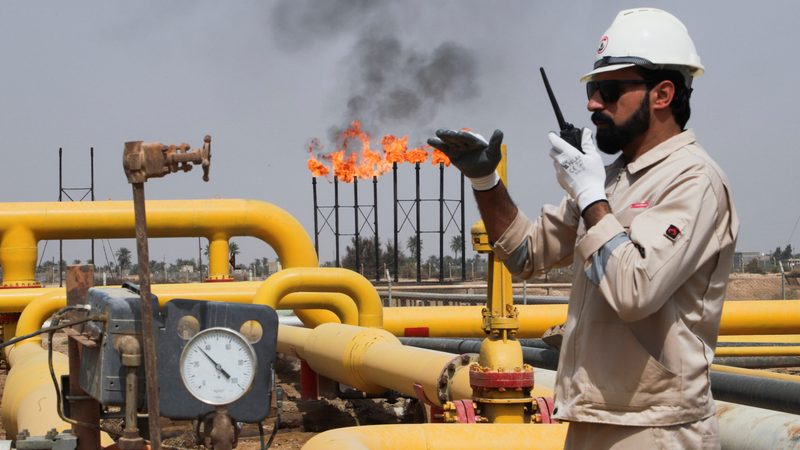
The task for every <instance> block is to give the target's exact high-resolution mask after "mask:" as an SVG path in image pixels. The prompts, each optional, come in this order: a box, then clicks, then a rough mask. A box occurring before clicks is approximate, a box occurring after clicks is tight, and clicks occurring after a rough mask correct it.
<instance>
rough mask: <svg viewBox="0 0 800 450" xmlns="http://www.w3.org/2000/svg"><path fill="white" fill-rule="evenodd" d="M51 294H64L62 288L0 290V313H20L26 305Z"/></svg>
mask: <svg viewBox="0 0 800 450" xmlns="http://www.w3.org/2000/svg"><path fill="white" fill-rule="evenodd" d="M51 292H60V293H62V294H63V293H64V288H15V289H2V288H0V313H18V312H22V310H24V309H25V307H26V306H28V304H29V303H30V302H32V301H34V300H36V299H37V298H39V297H41V296H42V295H45V294H49V293H51Z"/></svg>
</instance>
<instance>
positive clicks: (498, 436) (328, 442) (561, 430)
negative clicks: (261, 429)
mask: <svg viewBox="0 0 800 450" xmlns="http://www.w3.org/2000/svg"><path fill="white" fill-rule="evenodd" d="M567 427H568V425H567V424H566V423H564V424H551V425H541V424H540V425H533V424H524V425H523V424H491V425H488V424H487V425H484V424H440V423H424V424H400V425H370V426H360V427H347V428H337V429H334V430H330V431H326V432H324V433H320V434H318V435H316V436H314V437H312V438H311V439H309V441H308V442H306V444H305V445H304V446H303V450H367V449H381V450H406V449H460V450H485V449H487V448H502V449H506V450H517V449H519V450H523V449H525V450H527V449H533V448H535V449H537V450H561V449H563V448H564V441H565V440H566V437H567Z"/></svg>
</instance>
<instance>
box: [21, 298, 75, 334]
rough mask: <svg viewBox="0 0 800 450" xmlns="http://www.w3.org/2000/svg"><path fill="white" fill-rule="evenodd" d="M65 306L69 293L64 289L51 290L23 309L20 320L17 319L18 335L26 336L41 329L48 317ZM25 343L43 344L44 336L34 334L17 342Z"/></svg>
mask: <svg viewBox="0 0 800 450" xmlns="http://www.w3.org/2000/svg"><path fill="white" fill-rule="evenodd" d="M65 306H67V294H66V293H64V291H60V292H58V291H56V292H50V293H47V294H44V295H42V296H41V297H39V298H37V299H36V300H34V301H32V302H30V303H29V304H28V306H26V307H25V309H24V310H22V314H20V316H19V321H17V336H24V335H26V334H30V333H33V332H35V331H37V330H39V329H40V328H42V324H43V323H44V322H45V320H47V318H48V317H50V316H51V315H52V314H53V313H55V312H56V311H58V310H59V309H61V308H63V307H65ZM23 343H32V344H37V345H41V344H42V337H41V336H34V337H32V338H29V339H27V340H25V341H23V342H20V343H17V345H21V344H23Z"/></svg>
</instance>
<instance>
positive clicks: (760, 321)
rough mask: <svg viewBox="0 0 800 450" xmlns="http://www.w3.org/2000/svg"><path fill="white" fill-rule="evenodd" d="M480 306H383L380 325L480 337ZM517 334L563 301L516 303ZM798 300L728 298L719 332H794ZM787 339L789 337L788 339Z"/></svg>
mask: <svg viewBox="0 0 800 450" xmlns="http://www.w3.org/2000/svg"><path fill="white" fill-rule="evenodd" d="M481 309H482V307H481V306H424V307H419V306H414V307H401V308H397V307H395V308H384V319H383V323H384V329H385V330H387V331H389V332H390V333H392V334H394V335H396V336H403V335H404V333H405V329H406V328H417V327H428V329H429V334H430V336H434V337H483V336H484V335H485V334H484V332H483V330H482V329H481V312H480V311H481ZM517 310H518V311H519V326H520V328H519V332H518V337H523V338H538V337H541V336H542V334H543V333H544V331H545V330H547V329H548V328H550V327H551V326H553V325H558V324H561V323H564V321H565V320H566V318H567V305H517ZM798 333H800V300H759V301H730V302H725V304H724V305H723V308H722V322H721V324H720V334H723V335H727V334H731V335H771V334H779V335H786V334H791V335H797V334H798ZM790 342H791V341H790Z"/></svg>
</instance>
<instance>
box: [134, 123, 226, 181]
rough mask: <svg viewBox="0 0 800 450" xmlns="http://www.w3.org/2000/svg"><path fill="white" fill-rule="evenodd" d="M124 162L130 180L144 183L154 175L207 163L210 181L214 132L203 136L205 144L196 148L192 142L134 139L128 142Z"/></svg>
mask: <svg viewBox="0 0 800 450" xmlns="http://www.w3.org/2000/svg"><path fill="white" fill-rule="evenodd" d="M122 165H123V168H124V169H125V175H126V176H127V177H128V182H129V183H144V182H145V181H147V180H148V179H150V178H160V177H163V176H164V175H167V174H170V173H174V172H178V171H183V172H188V171H190V170H192V165H201V166H202V167H203V181H208V172H209V169H210V168H211V136H209V135H206V137H205V138H204V139H203V147H202V148H198V149H195V150H192V149H191V147H190V146H189V144H180V145H164V144H162V143H160V142H142V141H131V142H126V143H125V151H124V153H123V155H122Z"/></svg>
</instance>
